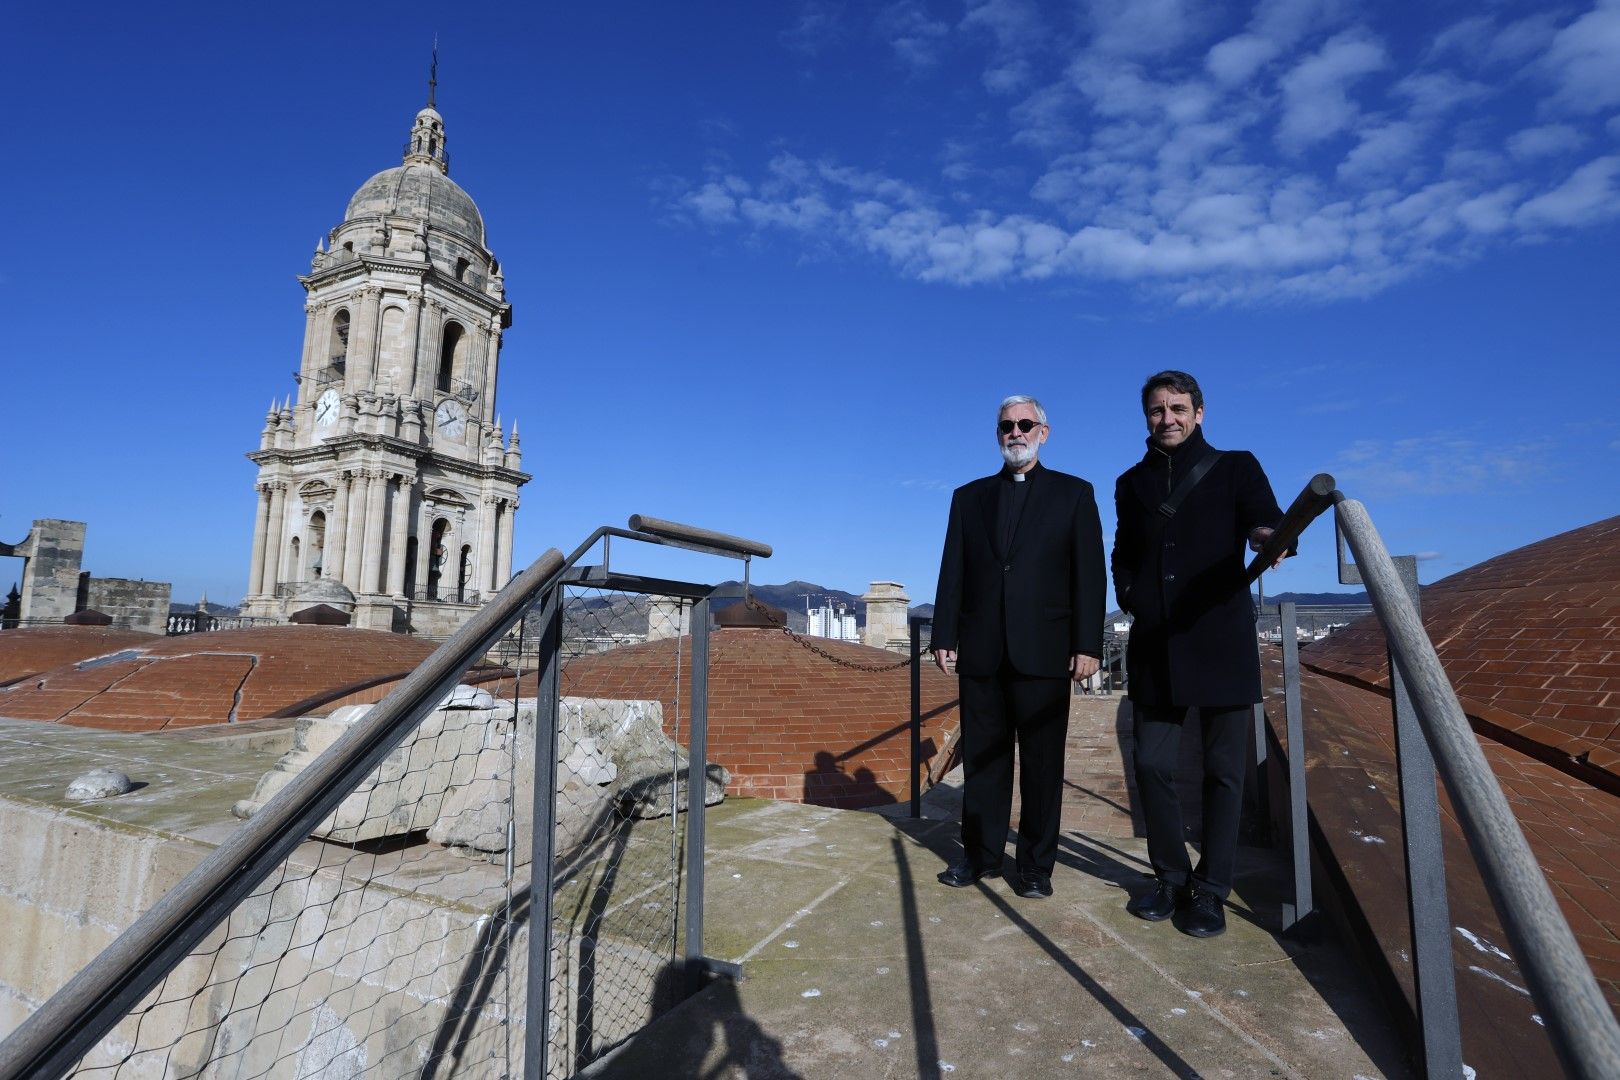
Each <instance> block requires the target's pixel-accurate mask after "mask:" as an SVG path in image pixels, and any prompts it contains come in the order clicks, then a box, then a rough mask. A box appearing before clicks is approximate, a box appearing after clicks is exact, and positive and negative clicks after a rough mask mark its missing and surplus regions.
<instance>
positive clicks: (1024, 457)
mask: <svg viewBox="0 0 1620 1080" xmlns="http://www.w3.org/2000/svg"><path fill="white" fill-rule="evenodd" d="M1036 452H1037V451H1036V444H1035V443H1024V444H1023V445H1022V446H1020V445H1018V444H1017V443H1002V444H1001V459H1002V460H1003V461H1005V462H1006V463H1007V464H1008V465H1011V466H1012V467H1013V468H1015V469H1021V468H1023V467H1024V466H1025V465H1028V464H1029V463H1030V462H1032V461H1034V460H1035V454H1036Z"/></svg>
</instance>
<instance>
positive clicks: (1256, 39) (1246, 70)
mask: <svg viewBox="0 0 1620 1080" xmlns="http://www.w3.org/2000/svg"><path fill="white" fill-rule="evenodd" d="M1282 51H1283V50H1282V46H1281V45H1279V44H1277V43H1276V42H1275V41H1271V40H1268V39H1266V38H1263V37H1261V36H1260V35H1258V34H1235V35H1233V36H1232V37H1229V38H1227V39H1226V40H1225V41H1222V42H1220V43H1219V44H1217V45H1215V46H1214V47H1213V48H1212V49H1210V50H1209V53H1208V55H1206V56H1205V57H1204V66H1205V67H1206V68H1208V69H1209V73H1210V74H1211V75H1213V76H1214V77H1215V80H1216V81H1217V82H1219V83H1223V84H1225V85H1227V86H1235V85H1237V84H1238V83H1242V82H1247V81H1248V80H1249V78H1250V77H1251V76H1252V75H1254V73H1255V72H1256V71H1259V70H1260V68H1262V67H1263V66H1265V65H1266V64H1268V63H1270V62H1271V61H1272V60H1275V59H1276V58H1277V57H1278V56H1280V55H1281V54H1282Z"/></svg>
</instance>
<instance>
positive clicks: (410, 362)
mask: <svg viewBox="0 0 1620 1080" xmlns="http://www.w3.org/2000/svg"><path fill="white" fill-rule="evenodd" d="M421 321H422V294H421V293H413V294H411V295H410V296H407V297H406V298H405V325H404V327H403V328H402V329H401V330H400V347H401V348H403V349H404V350H405V354H406V355H405V365H404V366H405V377H404V378H403V379H401V380H400V385H399V386H396V387H395V388H394V392H395V393H396V394H398V395H399V396H400V397H401V398H407V397H414V398H418V399H420V398H421V397H422V395H421V393H419V392H418V388H419V385H420V383H421V381H422V343H421V342H419V341H417V340H416V328H417V327H418V326H419V325H421Z"/></svg>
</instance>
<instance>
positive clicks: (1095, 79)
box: [668, 0, 1620, 305]
mask: <svg viewBox="0 0 1620 1080" xmlns="http://www.w3.org/2000/svg"><path fill="white" fill-rule="evenodd" d="M833 10H834V9H832V8H830V7H827V6H825V5H823V4H811V5H809V6H807V7H806V8H805V9H804V11H805V17H804V18H802V19H801V22H803V21H805V19H808V18H809V17H810V16H812V15H815V14H817V13H826V12H831V11H833ZM931 10H934V11H937V10H940V9H939V8H937V7H934V8H929V7H927V6H925V3H924V2H922V0H898V2H896V3H891V4H890V5H889V6H888V7H886V8H884V9H883V11H882V13H881V14H880V15H879V16H878V17H877V18H876V20H875V21H874V23H873V24H872V25H873V26H874V27H875V28H877V30H878V31H880V32H881V33H882V34H883V37H884V40H887V41H890V42H891V43H894V45H895V48H896V50H897V55H899V56H901V57H902V59H904V60H905V61H906V63H907V64H908V66H910V67H911V68H912V69H913V70H918V69H923V68H927V67H928V66H929V65H932V64H935V63H936V62H940V60H941V58H942V57H944V56H945V55H946V52H945V50H946V47H947V44H949V45H950V56H951V58H952V62H953V63H954V62H957V61H959V60H960V59H962V58H963V57H964V56H965V55H971V54H972V50H973V49H974V48H976V49H977V50H978V52H977V55H976V56H974V57H973V62H974V63H976V64H980V65H982V69H981V70H982V77H981V79H980V80H979V84H978V85H976V84H975V83H974V82H973V80H972V79H971V78H969V79H967V80H966V81H965V82H961V83H959V85H958V91H957V93H958V94H959V95H962V96H969V95H974V94H977V95H978V96H979V98H980V103H978V104H973V105H970V106H969V107H970V108H972V109H974V110H975V111H974V112H973V113H971V114H968V115H969V116H970V117H971V119H969V120H968V122H966V123H964V124H961V125H958V126H957V127H956V134H951V135H949V136H945V137H942V139H941V149H940V151H939V152H938V153H937V154H936V155H933V156H925V157H924V158H923V161H924V162H925V167H924V168H923V169H922V170H920V171H917V172H912V173H908V172H906V171H905V170H904V167H901V168H900V169H896V170H875V169H871V168H866V167H862V166H861V165H860V163H858V162H857V163H855V164H850V163H846V162H841V161H839V160H837V158H836V157H835V156H834V155H833V154H832V153H826V154H822V155H820V156H815V155H811V156H800V155H796V154H778V155H777V156H775V157H774V158H772V159H770V161H769V162H768V163H767V164H766V166H765V167H764V168H763V169H762V170H760V173H759V175H758V176H757V177H754V176H750V177H748V178H747V179H744V177H743V176H742V175H740V174H742V173H744V172H746V170H743V169H740V168H739V167H738V166H737V165H736V164H735V162H734V160H733V159H732V158H730V157H728V158H726V159H723V160H720V161H717V162H716V165H717V167H716V168H715V169H714V171H712V172H711V173H710V174H709V175H707V176H706V178H705V180H704V181H703V182H700V183H697V184H692V185H688V186H685V187H683V188H681V189H679V190H678V191H676V192H675V193H674V194H673V195H670V196H668V198H669V205H670V206H671V208H672V209H674V210H675V211H676V212H677V216H678V217H680V218H682V219H684V220H686V221H688V222H696V223H698V224H700V225H703V226H706V227H709V228H713V229H718V230H739V231H743V232H752V233H756V234H763V233H767V232H775V233H778V234H780V235H783V236H791V237H793V238H794V241H793V242H794V243H797V244H800V245H803V246H805V247H807V248H809V249H813V250H815V251H816V252H817V253H832V252H836V251H838V250H843V251H845V252H857V253H863V254H865V255H867V256H869V257H872V258H874V259H877V260H880V261H882V262H885V263H887V264H888V265H890V266H892V267H893V268H894V269H895V271H896V272H898V273H900V274H903V275H905V276H908V277H912V278H915V279H918V280H924V281H938V282H949V283H953V284H957V285H973V284H978V283H984V282H996V281H1016V280H1043V279H1049V278H1065V277H1066V278H1078V279H1082V280H1103V281H1116V282H1129V283H1133V284H1134V285H1135V286H1136V287H1137V288H1139V289H1140V290H1143V291H1146V292H1149V293H1152V294H1156V295H1159V296H1161V297H1163V298H1165V299H1168V300H1171V301H1174V302H1177V303H1182V304H1204V305H1213V304H1239V303H1264V302H1275V301H1279V300H1281V301H1290V300H1306V301H1325V300H1334V299H1341V298H1344V297H1354V296H1364V295H1370V294H1372V293H1375V292H1377V291H1379V290H1381V289H1387V288H1389V287H1391V286H1392V285H1394V284H1395V283H1397V282H1399V281H1402V280H1404V279H1406V278H1409V277H1411V276H1413V275H1416V274H1421V273H1425V272H1429V271H1432V270H1434V269H1436V268H1439V267H1444V266H1453V265H1456V264H1458V263H1460V262H1464V261H1467V260H1470V259H1473V258H1477V257H1479V255H1480V254H1481V253H1482V252H1484V251H1486V250H1488V249H1489V247H1490V246H1492V245H1501V244H1510V243H1516V242H1525V241H1532V240H1539V239H1543V238H1546V237H1548V236H1550V235H1553V234H1557V233H1561V232H1568V231H1574V230H1581V229H1589V228H1592V227H1594V226H1597V225H1600V224H1603V223H1605V222H1608V221H1612V220H1614V219H1615V218H1616V216H1620V156H1616V155H1615V154H1613V153H1611V154H1609V155H1608V156H1598V157H1596V158H1595V160H1590V161H1588V162H1587V163H1586V164H1584V165H1581V166H1580V167H1579V168H1574V167H1573V166H1574V165H1575V164H1578V162H1570V163H1568V165H1566V166H1565V167H1564V169H1563V171H1560V172H1559V173H1557V175H1549V173H1548V170H1549V168H1553V167H1556V166H1558V165H1559V164H1560V163H1561V162H1562V161H1563V160H1564V159H1565V158H1567V156H1568V155H1570V154H1573V153H1576V152H1579V151H1580V150H1581V149H1582V147H1587V146H1590V145H1591V144H1592V143H1593V142H1594V141H1598V142H1600V143H1607V142H1608V141H1609V139H1611V138H1612V139H1620V116H1610V115H1607V114H1605V115H1592V113H1591V111H1588V112H1571V111H1570V109H1569V108H1568V107H1567V106H1565V105H1563V104H1561V101H1562V98H1561V95H1564V94H1567V93H1570V92H1572V91H1571V89H1570V88H1571V87H1574V86H1578V85H1582V83H1581V80H1582V79H1585V78H1590V77H1592V76H1591V75H1590V74H1589V73H1590V72H1592V71H1597V70H1599V68H1598V67H1594V65H1599V64H1600V62H1601V61H1602V58H1603V57H1604V56H1606V55H1607V54H1606V53H1604V52H1603V51H1602V50H1601V49H1596V48H1593V47H1591V45H1592V40H1596V39H1592V40H1586V39H1583V41H1584V44H1582V46H1581V48H1579V49H1577V48H1576V46H1575V44H1574V41H1575V39H1574V38H1573V37H1572V36H1571V33H1570V32H1572V31H1573V30H1574V29H1575V28H1577V27H1586V28H1592V27H1593V26H1597V27H1598V28H1599V29H1601V28H1602V27H1604V26H1607V25H1608V23H1607V22H1606V21H1605V19H1597V18H1596V17H1597V16H1604V17H1605V18H1606V17H1607V15H1608V14H1610V13H1611V12H1620V0H1604V2H1603V3H1602V4H1600V6H1599V7H1598V8H1596V9H1594V10H1593V11H1592V12H1591V13H1590V14H1588V15H1580V14H1579V13H1574V14H1573V15H1572V14H1571V13H1568V12H1565V13H1563V14H1561V15H1555V14H1552V13H1548V14H1538V15H1536V16H1533V17H1530V18H1527V19H1520V20H1518V21H1516V22H1511V21H1510V22H1502V21H1500V20H1499V19H1498V18H1496V17H1494V16H1491V15H1482V16H1478V17H1475V18H1471V19H1465V20H1463V21H1461V22H1458V23H1456V24H1454V25H1452V26H1451V27H1450V28H1448V29H1447V30H1445V31H1443V32H1442V33H1441V34H1440V35H1439V36H1438V37H1437V38H1436V39H1435V42H1434V44H1433V46H1432V47H1431V48H1430V49H1428V50H1427V51H1426V52H1425V53H1424V54H1423V55H1421V56H1420V57H1418V58H1417V60H1416V61H1415V62H1414V61H1411V60H1407V59H1405V58H1404V57H1403V56H1401V55H1400V54H1394V55H1392V53H1391V51H1390V50H1389V49H1387V48H1386V47H1385V45H1384V42H1383V39H1382V38H1381V37H1380V36H1379V35H1378V34H1377V33H1376V32H1375V28H1374V27H1373V25H1372V24H1371V23H1370V22H1369V21H1368V19H1369V16H1368V14H1367V11H1366V9H1364V8H1362V7H1360V6H1358V5H1353V4H1350V3H1348V2H1344V0H1261V2H1260V3H1258V4H1257V5H1256V7H1255V10H1254V13H1253V16H1252V17H1251V18H1250V20H1249V21H1248V23H1247V25H1245V26H1243V27H1242V28H1241V29H1240V30H1239V31H1238V32H1237V33H1230V32H1228V33H1227V35H1226V36H1225V38H1224V39H1221V37H1220V34H1219V33H1215V32H1212V31H1213V30H1214V28H1213V27H1210V26H1206V25H1203V23H1201V22H1200V20H1202V19H1205V18H1207V16H1206V15H1205V13H1204V9H1203V8H1202V7H1199V9H1198V10H1197V11H1196V12H1195V11H1194V5H1193V4H1192V3H1191V0H1185V2H1184V0H1152V2H1150V3H1146V4H1139V3H1130V2H1127V0H1096V2H1090V3H1087V4H1086V5H1085V6H1084V7H1083V9H1082V17H1081V18H1080V19H1079V20H1078V21H1077V22H1076V23H1074V24H1072V25H1064V24H1061V23H1058V22H1055V21H1047V20H1048V18H1049V13H1046V14H1043V12H1042V10H1041V9H1040V8H1038V7H1037V6H1036V5H1035V4H1034V3H1032V2H1030V0H978V2H973V0H970V3H969V6H968V7H967V10H966V12H965V13H964V15H963V16H962V18H961V21H960V23H959V25H958V27H957V28H956V29H957V30H959V31H960V32H961V35H962V40H961V41H960V42H952V41H948V38H947V34H948V33H949V31H950V28H949V27H946V26H945V25H944V24H943V23H941V22H940V21H939V20H938V19H935V18H933V17H932V16H931V15H930V14H929V12H930V11H931ZM1192 15H1196V16H1197V17H1196V18H1189V16H1192ZM1594 20H1595V21H1594ZM812 21H813V20H812ZM1156 27H1157V28H1158V29H1159V30H1160V31H1163V32H1159V33H1154V32H1153V31H1154V29H1155V28H1156ZM1212 41H1213V42H1215V44H1214V45H1213V47H1211V46H1210V42H1212ZM1544 54H1545V56H1558V57H1560V58H1565V59H1568V60H1569V61H1570V63H1571V64H1572V65H1573V66H1572V73H1571V75H1570V77H1569V79H1568V80H1562V81H1558V82H1556V83H1555V82H1554V81H1552V79H1551V78H1550V76H1549V72H1550V71H1551V70H1552V68H1551V67H1550V66H1549V63H1550V62H1549V61H1548V60H1546V59H1545V56H1544ZM1398 60H1399V64H1398ZM1583 65H1584V66H1583ZM980 86H982V89H980ZM1014 91H1016V94H1017V97H1016V98H1015V99H1013V100H1012V101H1011V104H1009V103H1008V99H1006V98H1004V97H1001V96H1000V95H1004V94H1008V93H1012V92H1014ZM1510 104H1511V106H1512V108H1511V110H1510V109H1509V108H1508V106H1509V105H1510ZM1549 110H1558V111H1561V113H1562V115H1561V116H1560V117H1559V118H1558V119H1557V120H1556V122H1549V121H1546V120H1544V121H1543V122H1540V123H1533V124H1532V126H1525V121H1524V119H1523V117H1525V116H1527V115H1528V116H1537V115H1541V116H1544V117H1545V116H1546V114H1547V112H1548V111H1549ZM1510 118H1511V120H1510ZM1276 148H1280V149H1281V150H1282V151H1283V153H1281V154H1279V153H1277V152H1276ZM1031 177H1033V179H1032V180H1031V179H1030V178H1031Z"/></svg>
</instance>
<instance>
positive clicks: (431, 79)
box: [427, 34, 439, 109]
mask: <svg viewBox="0 0 1620 1080" xmlns="http://www.w3.org/2000/svg"><path fill="white" fill-rule="evenodd" d="M438 90H439V35H438V34H434V35H433V63H432V64H430V65H429V66H428V100H427V107H428V108H430V109H436V108H438V106H437V105H435V104H434V103H433V99H434V97H435V96H436V95H437V93H438Z"/></svg>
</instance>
